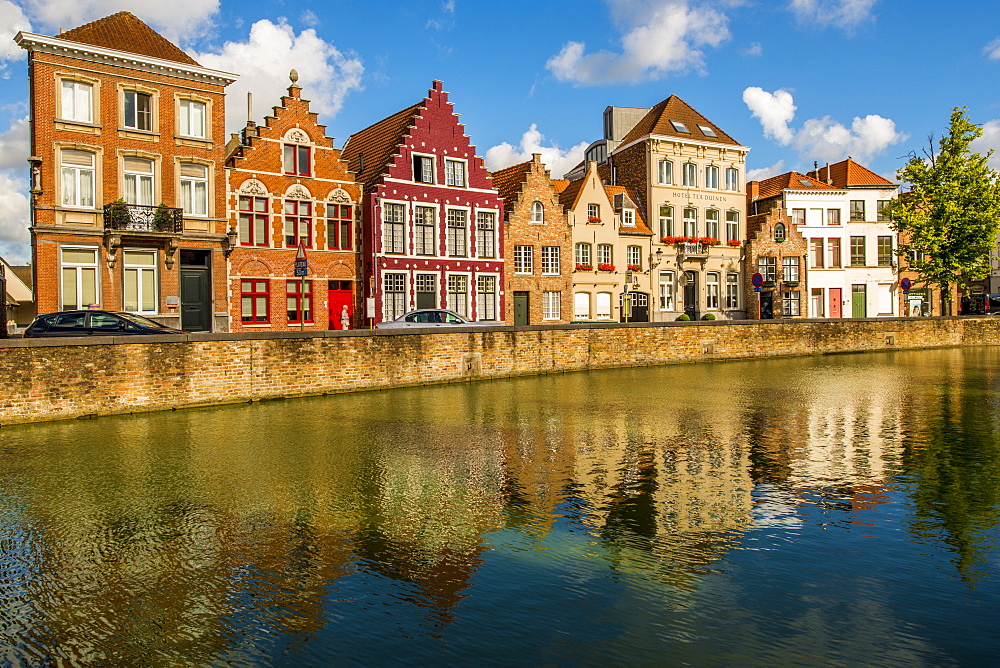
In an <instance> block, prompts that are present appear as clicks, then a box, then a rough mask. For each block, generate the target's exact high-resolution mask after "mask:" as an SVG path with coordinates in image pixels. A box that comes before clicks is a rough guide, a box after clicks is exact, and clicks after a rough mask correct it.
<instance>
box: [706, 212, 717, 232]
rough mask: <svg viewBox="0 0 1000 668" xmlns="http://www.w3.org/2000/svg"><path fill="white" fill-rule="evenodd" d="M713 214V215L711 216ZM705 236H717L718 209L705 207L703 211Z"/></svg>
mask: <svg viewBox="0 0 1000 668" xmlns="http://www.w3.org/2000/svg"><path fill="white" fill-rule="evenodd" d="M713 216H714V217H713ZM705 236H706V237H711V238H713V239H718V238H719V210H718V209H707V210H706V211H705Z"/></svg>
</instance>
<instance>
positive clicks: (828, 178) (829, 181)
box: [826, 162, 833, 186]
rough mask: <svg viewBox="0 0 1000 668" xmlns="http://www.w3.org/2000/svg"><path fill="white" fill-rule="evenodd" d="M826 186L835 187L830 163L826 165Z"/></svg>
mask: <svg viewBox="0 0 1000 668" xmlns="http://www.w3.org/2000/svg"><path fill="white" fill-rule="evenodd" d="M826 185H828V186H832V185H833V179H831V178H830V163H829V162H827V163H826Z"/></svg>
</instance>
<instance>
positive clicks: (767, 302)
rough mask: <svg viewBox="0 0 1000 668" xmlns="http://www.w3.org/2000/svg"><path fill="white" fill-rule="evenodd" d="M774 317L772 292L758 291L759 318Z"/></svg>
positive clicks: (769, 318)
mask: <svg viewBox="0 0 1000 668" xmlns="http://www.w3.org/2000/svg"><path fill="white" fill-rule="evenodd" d="M773 318H774V293H773V292H762V293H760V319H761V320H772V319H773Z"/></svg>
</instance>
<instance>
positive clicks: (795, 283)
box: [785, 281, 799, 288]
mask: <svg viewBox="0 0 1000 668" xmlns="http://www.w3.org/2000/svg"><path fill="white" fill-rule="evenodd" d="M785 287H786V288H797V287H799V282H798V281H785Z"/></svg>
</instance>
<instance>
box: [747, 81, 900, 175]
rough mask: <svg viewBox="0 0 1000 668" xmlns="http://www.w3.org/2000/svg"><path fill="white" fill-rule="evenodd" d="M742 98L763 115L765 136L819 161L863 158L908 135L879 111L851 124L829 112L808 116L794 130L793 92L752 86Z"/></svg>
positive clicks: (761, 117) (751, 108)
mask: <svg viewBox="0 0 1000 668" xmlns="http://www.w3.org/2000/svg"><path fill="white" fill-rule="evenodd" d="M743 101H744V102H745V103H746V105H747V107H748V108H749V109H750V111H751V113H752V114H753V116H754V117H756V118H758V119H760V123H761V127H762V128H763V130H764V136H766V137H771V138H772V139H774V140H776V141H777V142H778V143H779V144H781V145H782V146H789V145H791V146H794V147H795V148H796V149H798V151H799V153H800V154H801V155H802V156H804V157H806V158H808V159H811V160H817V161H820V162H826V161H830V162H836V161H838V160H843V159H844V158H846V157H847V156H851V157H852V158H854V159H855V160H858V161H860V162H864V161H866V160H868V159H869V158H871V157H873V156H876V155H878V154H879V153H881V152H883V151H884V150H885V149H887V148H888V147H889V146H892V145H893V144H896V143H899V142H901V141H904V140H905V139H907V137H908V136H909V135H907V134H905V133H901V132H897V131H896V123H895V122H894V121H892V120H891V119H889V118H883V117H882V116H878V115H876V114H869V115H868V116H865V117H864V118H861V117H855V118H854V120H853V121H852V123H851V127H850V128H848V127H846V126H844V125H843V124H842V123H839V122H838V121H834V120H833V119H831V118H830V117H829V116H826V117H824V118H812V119H809V120H807V121H805V122H804V123H803V124H802V127H801V128H800V129H798V130H795V129H793V128H791V127H789V124H790V123H791V122H792V120H793V119H794V117H795V109H796V107H795V103H794V100H793V98H792V95H791V93H789V92H788V91H784V90H777V91H775V92H774V93H768V92H767V91H765V90H763V89H761V88H758V87H756V86H753V87H750V88H747V89H746V90H744V91H743Z"/></svg>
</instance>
